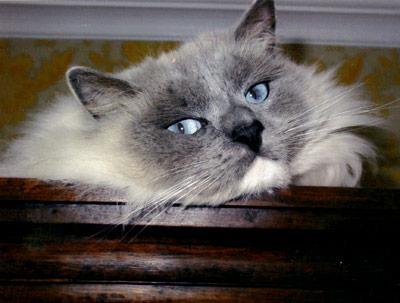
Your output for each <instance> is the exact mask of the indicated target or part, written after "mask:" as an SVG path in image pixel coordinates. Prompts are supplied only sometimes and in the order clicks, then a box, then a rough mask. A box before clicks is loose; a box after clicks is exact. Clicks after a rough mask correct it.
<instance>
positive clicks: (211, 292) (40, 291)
mask: <svg viewBox="0 0 400 303" xmlns="http://www.w3.org/2000/svg"><path fill="white" fill-rule="evenodd" d="M343 293H344V292H343V291H324V290H305V289H284V288H254V287H250V288H242V287H212V286H190V285H145V284H136V285H135V284H108V285H105V284H86V285H84V284H55V283H49V284H37V285H35V284H23V283H20V284H11V285H10V284H9V285H7V284H6V285H0V302H4V303H5V302H7V303H9V302H13V303H29V302H42V303H46V302H49V303H50V302H51V303H53V302H72V303H73V302H90V303H91V302H101V303H110V302H118V303H125V302H220V303H224V302H257V303H259V302H270V303H289V302H298V303H301V302H308V303H312V302H315V303H322V302H335V303H336V302H356V301H354V300H355V299H356V298H357V296H355V295H348V294H347V295H346V296H345V298H346V299H343V297H344V296H343Z"/></svg>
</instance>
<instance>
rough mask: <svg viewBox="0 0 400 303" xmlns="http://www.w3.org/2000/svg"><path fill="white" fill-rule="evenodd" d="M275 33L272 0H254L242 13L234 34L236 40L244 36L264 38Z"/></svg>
mask: <svg viewBox="0 0 400 303" xmlns="http://www.w3.org/2000/svg"><path fill="white" fill-rule="evenodd" d="M274 33H275V6H274V1H273V0H256V1H254V2H253V5H252V6H251V7H250V9H249V10H248V11H247V12H246V13H245V14H244V16H243V17H242V19H241V21H240V23H239V25H238V26H237V28H236V30H235V32H234V35H235V39H236V40H237V41H239V40H242V39H245V38H264V37H265V36H266V35H269V36H270V38H272V37H274Z"/></svg>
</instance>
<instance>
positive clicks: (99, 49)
mask: <svg viewBox="0 0 400 303" xmlns="http://www.w3.org/2000/svg"><path fill="white" fill-rule="evenodd" d="M177 45H178V44H177V43H176V42H143V41H135V42H125V41H98V40H96V41H87V40H84V41H82V40H30V39H3V40H0V129H3V130H4V128H5V126H15V125H18V123H19V122H21V121H23V120H24V119H25V118H26V114H27V113H28V112H29V111H30V110H31V109H32V108H34V107H35V105H37V104H44V103H45V102H51V100H52V98H53V97H54V96H55V95H56V94H59V93H64V92H66V90H67V88H66V85H65V84H64V73H65V70H66V69H67V68H68V67H69V66H71V65H85V66H90V67H93V68H96V69H99V70H101V71H106V72H112V71H117V70H120V69H123V68H125V67H127V66H129V65H130V64H135V63H137V62H140V61H141V60H142V59H143V58H144V57H145V56H148V55H152V56H156V55H157V53H159V52H160V51H166V50H170V49H172V48H175V47H176V46H177ZM284 49H285V50H286V51H287V52H288V53H289V54H290V56H291V57H293V58H294V59H295V60H296V61H297V62H303V63H316V64H318V66H319V68H320V69H325V68H327V67H331V66H337V67H338V74H337V79H338V82H340V83H342V84H346V85H347V84H354V83H361V84H363V87H364V93H365V96H366V98H369V99H371V100H372V101H373V102H374V103H375V104H376V105H377V106H380V105H383V104H387V103H389V102H392V101H393V100H396V99H398V98H400V50H399V49H389V48H356V47H337V46H315V45H314V46H311V45H306V46H304V45H286V46H284ZM399 107H400V101H399V102H398V103H394V104H392V105H390V106H388V107H385V108H383V109H382V111H381V113H382V115H384V116H385V117H387V118H388V119H389V121H390V123H391V126H392V129H393V130H394V134H392V135H389V136H388V137H385V140H384V141H385V147H384V149H385V150H384V152H383V153H382V155H384V159H385V160H384V161H382V164H381V169H380V171H379V174H378V177H377V178H374V179H370V180H369V182H368V185H371V186H396V187H400V158H399V149H398V146H399V144H398V140H397V139H396V135H395V134H397V136H399V135H400V110H398V108H399ZM6 128H8V127H6ZM5 134H6V132H4V131H3V133H2V136H3V138H2V139H3V141H5V139H6V138H8V137H7V135H5Z"/></svg>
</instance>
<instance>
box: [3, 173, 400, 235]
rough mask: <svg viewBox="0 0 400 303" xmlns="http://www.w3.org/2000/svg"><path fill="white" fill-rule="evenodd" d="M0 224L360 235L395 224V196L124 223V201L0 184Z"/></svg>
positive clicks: (316, 198)
mask: <svg viewBox="0 0 400 303" xmlns="http://www.w3.org/2000/svg"><path fill="white" fill-rule="evenodd" d="M0 201H1V203H0V222H9V223H11V222H20V223H23V222H25V223H49V224H54V223H58V224H60V223H64V224H100V225H115V224H121V223H123V224H125V225H138V226H141V225H148V226H169V227H193V228H196V227H211V228H241V229H243V228H245V229H246V228H258V229H273V230H333V229H339V228H340V229H346V228H348V229H350V230H353V229H354V228H357V229H360V228H363V227H367V226H370V225H371V224H373V225H374V226H376V225H377V224H378V225H382V226H385V227H390V228H393V227H394V226H398V225H399V224H400V223H398V222H400V190H381V189H355V188H323V187H292V188H289V189H286V190H282V191H280V192H277V193H276V194H274V195H268V194H264V195H261V196H260V197H259V198H258V199H253V200H248V201H231V202H227V203H225V204H222V205H220V206H218V207H204V206H201V205H192V206H190V207H182V206H180V205H173V206H172V207H170V208H168V209H166V210H164V211H161V213H159V214H154V216H151V215H150V216H145V217H142V218H137V217H136V218H135V217H133V218H129V211H130V209H131V207H130V205H129V203H126V202H124V201H122V202H120V201H109V200H105V199H104V197H102V196H98V197H93V196H92V197H91V198H90V199H89V198H81V199H80V200H77V199H76V195H75V194H74V192H73V191H72V189H71V186H69V185H68V184H62V183H57V182H52V183H46V182H43V181H39V180H35V179H16V178H2V179H0Z"/></svg>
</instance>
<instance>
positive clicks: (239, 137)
mask: <svg viewBox="0 0 400 303" xmlns="http://www.w3.org/2000/svg"><path fill="white" fill-rule="evenodd" d="M263 130H264V126H263V125H262V123H261V122H260V121H258V120H254V121H253V122H252V123H251V124H249V125H239V126H236V127H235V128H234V129H233V131H232V134H231V138H232V140H233V141H234V142H239V143H243V144H246V145H247V146H248V147H250V149H251V150H252V151H254V152H256V153H258V152H259V151H260V147H261V144H262V138H261V133H262V131H263Z"/></svg>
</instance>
